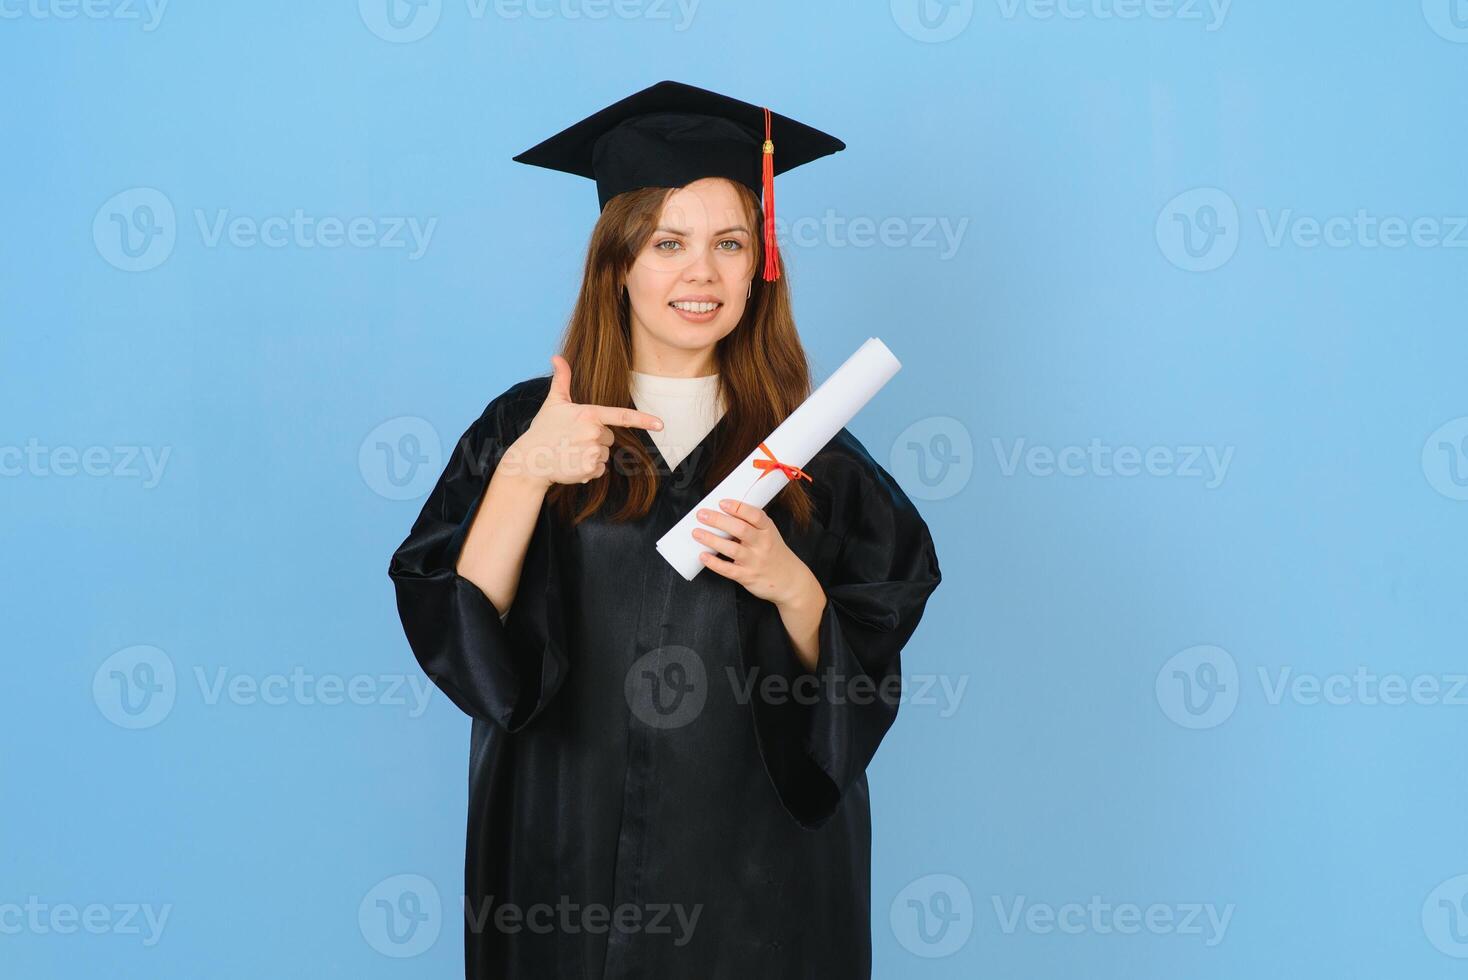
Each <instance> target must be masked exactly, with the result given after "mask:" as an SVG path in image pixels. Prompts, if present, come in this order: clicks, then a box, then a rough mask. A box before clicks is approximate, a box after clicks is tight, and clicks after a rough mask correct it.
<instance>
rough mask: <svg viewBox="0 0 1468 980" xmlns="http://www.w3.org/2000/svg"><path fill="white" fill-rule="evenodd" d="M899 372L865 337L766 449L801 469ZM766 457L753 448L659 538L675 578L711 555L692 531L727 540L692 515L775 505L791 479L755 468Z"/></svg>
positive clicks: (884, 351)
mask: <svg viewBox="0 0 1468 980" xmlns="http://www.w3.org/2000/svg"><path fill="white" fill-rule="evenodd" d="M901 367H902V363H901V362H900V361H898V360H897V358H896V357H894V356H893V355H892V352H891V351H890V350H888V349H887V345H886V344H884V343H882V342H881V341H880V340H878V339H877V338H876V337H869V338H868V339H867V342H866V343H864V344H862V345H861V346H860V347H858V348H857V350H856V353H855V354H852V355H851V356H850V357H848V358H847V359H846V363H845V364H842V365H841V366H840V367H839V368H837V369H836V371H835V372H834V373H833V374H832V375H831V376H830V377H829V378H827V379H826V380H825V382H824V383H823V384H822V385H821V386H820V387H819V388H817V389H816V390H815V391H813V392H812V393H811V396H810V397H809V398H807V399H806V400H805V403H804V404H802V405H801V406H800V407H799V408H797V409H796V410H795V411H793V412H791V413H790V417H789V418H787V419H786V420H785V421H784V422H781V423H780V425H779V427H778V428H776V429H775V431H774V432H772V433H770V435H769V438H767V439H765V445H766V446H768V447H769V449H770V452H771V453H773V454H774V456H775V458H776V459H778V460H779V461H780V462H782V463H786V464H788V465H790V466H796V467H802V468H803V467H804V466H805V464H807V463H809V462H810V461H811V460H812V459H813V458H814V457H815V455H816V453H818V452H820V451H821V449H822V448H823V447H824V446H825V445H826V443H828V442H830V441H831V440H832V439H833V438H835V436H836V433H838V432H840V431H841V428H842V427H843V426H844V425H846V423H848V422H850V421H851V420H852V419H853V418H854V417H855V416H856V413H857V412H859V411H861V409H862V406H864V405H865V404H866V403H867V402H869V401H871V399H872V396H873V395H875V394H876V393H877V392H878V391H880V390H881V388H882V386H883V385H885V384H886V383H887V382H888V381H891V380H892V376H893V375H894V374H896V373H897V372H898V370H899V369H901ZM768 458H769V457H768V456H766V455H765V454H764V453H762V452H760V450H759V447H758V446H756V447H755V448H754V449H753V450H752V451H751V452H750V454H749V455H748V456H746V457H745V458H744V462H742V463H740V464H739V465H738V466H736V467H734V471H733V472H732V473H730V474H729V475H728V476H726V477H724V480H723V482H722V483H720V484H719V485H718V486H717V487H714V489H713V492H712V493H710V494H709V495H708V496H707V497H704V498H703V500H701V501H699V503H698V506H697V507H695V508H693V510H690V511H689V512H688V513H687V514H685V515H683V519H682V520H681V521H679V522H678V523H677V524H674V525H673V527H672V529H671V530H670V531H668V533H667V534H664V535H663V536H662V537H661V538H659V539H658V545H657V548H658V554H660V555H662V556H663V557H664V558H665V559H667V561H668V564H670V565H672V566H673V567H674V568H675V569H677V570H678V574H679V575H682V576H683V577H684V578H685V579H687V580H688V581H690V582H691V581H693V577H694V576H695V575H697V574H698V573H699V572H701V571H703V562H701V561H700V560H699V558H698V556H699V555H700V554H701V553H702V552H705V551H707V552H712V551H713V549H712V548H708V547H705V546H704V545H702V544H700V543H699V542H698V541H697V540H695V539H694V537H693V529H694V528H696V527H703V528H704V529H705V530H707V531H709V532H710V533H711V534H717V535H718V536H719V537H722V538H727V537H729V536H730V535H728V534H725V533H724V532H723V531H720V530H718V529H716V528H711V527H708V526H707V525H705V524H703V522H702V521H700V520H699V519H698V517H697V516H696V515H697V513H698V511H699V509H700V508H702V509H706V510H712V511H716V512H718V513H723V511H721V510H720V509H719V501H720V500H722V499H724V498H725V497H729V498H732V499H734V500H742V501H744V502H745V503H748V504H753V505H754V506H756V507H761V508H762V507H764V506H765V505H766V504H768V503H769V502H770V501H771V500H774V499H775V494H777V493H779V492H780V491H781V490H782V489H783V488H784V486H785V484H787V483H789V482H790V478H789V477H787V476H786V475H785V474H784V473H783V472H781V471H780V470H778V469H773V470H768V471H767V470H761V469H756V468H755V466H754V461H755V460H756V459H768Z"/></svg>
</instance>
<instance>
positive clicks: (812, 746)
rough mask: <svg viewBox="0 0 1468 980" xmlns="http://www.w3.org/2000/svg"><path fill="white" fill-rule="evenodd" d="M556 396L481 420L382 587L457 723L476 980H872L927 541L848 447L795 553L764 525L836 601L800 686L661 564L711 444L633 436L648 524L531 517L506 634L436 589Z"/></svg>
mask: <svg viewBox="0 0 1468 980" xmlns="http://www.w3.org/2000/svg"><path fill="white" fill-rule="evenodd" d="M549 384H550V381H549V379H548V378H536V379H532V380H529V381H525V382H522V383H520V384H517V385H515V386H514V387H512V388H510V389H509V390H508V391H506V392H505V393H504V394H503V395H501V396H500V397H498V398H496V399H495V400H494V401H493V402H491V403H490V404H489V406H488V407H487V408H486V409H485V410H484V414H483V415H482V416H481V417H480V418H479V419H478V420H477V421H476V422H474V424H473V425H471V426H470V427H469V429H468V431H466V432H465V433H464V435H463V437H462V438H461V439H460V440H459V442H458V444H457V446H456V447H455V449H454V452H453V454H452V458H451V459H450V460H449V462H448V465H447V466H446V467H445V469H444V472H443V475H442V476H441V477H440V479H439V481H438V483H437V485H436V486H435V487H434V489H433V492H432V493H431V494H430V495H429V498H428V501H427V503H425V504H424V506H423V510H422V513H421V514H420V515H419V517H418V519H417V521H416V522H415V523H414V524H413V527H412V530H411V532H410V533H409V534H408V537H407V539H406V540H404V541H403V543H402V545H401V546H400V547H399V548H398V550H397V552H396V553H395V554H394V555H393V557H392V561H391V564H390V567H389V575H390V576H391V578H392V580H393V582H394V584H395V586H396V591H397V602H398V610H399V613H400V615H401V618H402V622H403V627H404V630H405V632H406V634H407V637H408V641H409V643H410V645H411V647H412V649H413V653H414V655H415V656H416V657H417V659H418V662H419V663H420V664H421V665H422V667H423V669H424V671H425V672H426V673H427V674H428V676H429V677H430V678H431V679H432V680H433V682H434V683H435V684H437V685H438V687H439V688H440V689H442V690H443V692H444V693H445V694H446V695H447V696H448V697H449V698H450V699H451V700H452V701H453V702H454V704H456V705H458V706H459V707H460V708H461V709H463V710H464V711H465V712H466V713H467V714H469V715H470V716H471V717H472V718H473V728H472V736H471V742H470V763H469V827H468V844H467V853H466V861H465V912H466V921H465V937H466V942H465V945H466V950H465V951H466V976H468V977H470V978H472V980H481V978H495V980H514V978H534V980H549V978H563V977H564V978H581V977H596V978H695V977H697V978H719V977H731V978H736V977H737V978H740V980H746V978H749V977H759V978H761V980H776V978H784V977H789V978H800V980H811V978H820V977H832V978H837V977H839V978H842V980H850V978H854V977H867V976H869V975H870V972H871V931H870V895H869V888H870V885H869V878H870V842H871V823H870V821H871V817H870V808H869V803H868V797H867V782H866V775H865V770H866V766H867V763H868V762H869V761H870V760H871V758H872V755H873V753H874V752H875V751H876V749H877V745H878V743H879V742H880V741H881V739H882V737H883V735H884V734H885V733H886V731H887V729H888V727H889V726H890V725H891V724H892V721H893V719H894V718H895V716H896V713H897V700H898V696H897V691H898V687H899V686H900V664H899V652H900V651H901V649H902V647H903V645H904V644H905V643H906V642H907V639H908V637H909V636H910V635H911V634H912V631H913V629H914V628H915V627H916V626H917V624H918V620H919V618H920V617H921V615H922V611H923V607H924V605H925V603H926V601H927V598H928V595H929V594H930V593H931V592H932V591H933V590H934V589H935V588H936V587H937V585H938V582H939V571H938V561H937V557H936V555H935V553H934V550H933V542H932V539H931V537H930V536H929V533H928V528H927V525H926V524H924V522H923V520H922V518H921V517H920V516H919V515H918V513H917V510H916V509H915V508H914V507H913V505H912V503H911V501H910V500H909V499H908V498H907V496H906V495H905V494H904V493H903V492H902V490H901V489H899V487H898V486H897V484H896V482H895V481H894V480H893V479H892V477H891V476H890V475H888V473H887V472H886V471H884V470H883V469H882V468H881V467H880V466H878V465H877V463H875V462H874V461H873V460H872V458H871V456H869V455H868V454H867V452H866V450H865V449H863V448H862V446H861V444H860V443H859V442H857V440H856V439H855V438H854V437H853V436H852V435H851V434H850V433H849V432H847V431H846V430H845V429H843V430H842V431H841V432H840V433H839V434H838V435H837V436H836V437H835V438H834V439H832V440H831V441H830V443H828V444H827V445H826V447H825V448H824V449H823V450H822V451H821V452H820V453H819V454H818V455H817V456H816V458H815V459H814V460H812V461H811V463H810V464H809V466H807V467H806V470H807V472H809V473H810V475H811V476H812V477H813V479H814V483H808V484H806V486H807V487H808V488H809V489H810V492H811V493H812V495H813V500H814V503H815V510H816V517H815V518H814V519H813V521H812V523H811V524H810V525H809V526H808V528H807V530H805V531H802V532H798V533H797V532H795V531H792V530H791V526H790V522H789V520H788V518H787V517H786V516H785V514H784V511H783V509H782V508H779V507H772V508H771V509H770V510H769V511H768V513H770V515H771V516H772V518H773V519H774V521H775V522H776V525H777V526H778V527H779V529H780V532H781V534H782V536H783V537H784V539H785V541H786V543H787V544H788V545H789V546H790V548H791V549H792V550H793V551H794V552H795V554H796V555H798V556H799V557H800V558H801V559H802V560H803V561H804V562H805V563H806V564H807V565H809V566H810V568H811V569H812V571H813V572H814V573H815V575H816V577H817V578H818V579H819V581H820V582H821V584H822V586H823V588H824V589H825V592H826V596H827V604H826V608H825V612H824V614H823V616H822V619H821V623H820V630H819V635H820V657H819V662H818V667H817V671H816V674H815V675H814V677H815V678H822V677H824V678H826V679H827V683H825V684H822V685H815V684H813V683H811V681H812V680H813V678H812V675H810V674H808V673H807V672H805V671H803V670H802V669H801V668H800V666H799V663H798V660H797V658H796V656H795V652H794V649H793V647H792V646H791V644H790V641H789V638H788V636H787V635H786V633H785V629H784V626H783V625H782V623H781V621H780V617H779V613H778V611H777V610H776V608H775V606H774V605H773V604H772V603H769V602H767V601H765V600H763V599H759V598H756V597H755V596H753V595H752V594H750V593H749V592H748V591H747V590H745V589H744V588H743V586H740V585H739V584H738V583H736V582H734V581H732V580H729V579H725V578H723V577H721V576H719V575H716V574H714V573H713V572H711V571H707V570H705V571H703V572H700V573H699V575H698V576H697V577H695V578H694V580H693V581H692V582H687V581H684V580H683V578H682V577H681V576H679V575H678V573H677V572H675V571H674V570H673V568H672V567H671V566H670V565H668V563H667V562H666V561H664V560H663V558H662V557H661V556H660V555H659V554H658V553H657V552H656V550H655V549H654V542H655V541H656V540H657V539H658V538H659V537H660V536H661V535H662V534H663V533H664V532H665V531H666V530H667V529H668V528H669V527H671V526H672V525H673V524H674V523H675V522H676V521H677V520H678V519H679V518H680V517H682V516H683V515H684V514H685V513H687V511H688V510H689V509H691V508H692V507H694V506H695V505H696V504H697V503H698V501H699V500H700V499H701V498H702V496H703V494H704V492H705V491H704V489H703V486H704V484H703V479H702V478H703V475H704V472H705V470H706V468H707V467H708V465H709V461H710V459H711V456H712V454H713V448H714V446H715V445H716V444H717V439H718V438H719V434H720V432H721V430H722V428H723V425H722V420H721V421H720V424H719V425H716V426H715V427H714V429H713V431H711V432H710V433H709V435H708V436H706V437H705V439H704V441H703V442H702V443H701V444H700V445H699V446H698V447H697V448H696V449H695V450H694V451H693V452H692V453H690V455H689V456H688V457H687V458H686V459H684V460H683V461H681V462H680V464H679V465H678V466H677V467H676V468H674V469H673V470H671V471H669V469H668V467H667V466H666V464H665V462H664V461H663V460H662V457H661V456H660V455H659V454H658V453H657V450H656V447H655V446H654V445H653V442H652V440H651V438H650V437H648V436H647V434H646V433H643V432H641V430H636V431H638V432H639V434H640V437H641V438H642V440H643V441H644V443H645V445H646V446H647V447H648V449H649V451H650V453H651V455H652V457H653V459H654V461H655V463H656V465H657V466H658V467H659V474H660V477H661V481H660V484H661V485H660V490H659V493H658V497H657V501H656V503H655V505H654V507H653V509H652V511H651V512H650V513H649V514H648V515H647V516H646V517H645V518H644V519H642V520H640V521H636V522H632V523H621V524H616V523H612V522H610V521H606V520H602V519H600V518H592V519H589V520H587V521H584V522H583V523H581V524H580V525H579V526H575V527H571V526H570V524H569V522H567V521H563V520H561V519H560V518H559V517H557V516H554V515H553V513H552V510H551V508H549V507H542V508H541V513H540V517H539V519H538V522H537V525H536V528H535V531H534V534H533V537H532V539H531V542H530V545H529V549H528V551H527V553H526V556H525V562H524V567H523V571H522V574H521V580H520V585H519V588H518V590H517V592H516V595H515V599H514V601H513V602H512V603H511V606H510V613H509V616H508V619H507V620H505V621H504V622H501V618H500V616H499V615H498V613H497V612H496V610H495V608H494V606H493V604H492V603H491V602H490V601H489V600H488V599H487V598H486V597H485V595H484V594H483V593H482V592H481V591H480V590H479V589H478V588H477V587H476V586H475V585H473V584H472V583H471V582H469V581H468V580H467V579H465V578H463V577H461V576H460V575H458V574H457V573H456V572H455V570H454V567H455V563H456V560H457V557H458V555H459V551H460V549H461V548H462V546H463V542H464V537H465V535H466V534H467V532H468V529H469V526H470V524H471V522H472V520H473V516H474V513H475V511H476V509H477V507H478V503H479V500H480V498H481V495H482V493H483V491H484V488H485V486H486V485H487V484H488V481H489V477H490V475H491V473H492V472H493V468H494V466H495V464H496V463H497V461H498V460H499V458H500V456H501V454H502V453H503V450H504V448H505V447H506V446H508V445H509V444H510V443H511V442H513V441H514V440H515V439H516V438H517V437H518V436H519V435H520V434H521V433H523V432H524V431H525V429H526V427H527V426H528V425H529V424H530V420H531V418H532V417H533V416H534V415H535V413H536V411H537V410H538V409H539V408H540V405H541V403H542V402H543V401H544V399H545V395H546V392H547V390H548V389H549ZM771 677H773V678H775V679H774V680H769V678H771ZM802 677H804V678H805V680H804V681H803V682H802V683H800V684H796V685H794V686H787V687H784V688H782V687H781V686H780V685H781V684H786V685H789V684H791V683H792V682H794V681H796V680H797V679H799V678H802ZM751 678H752V679H754V681H755V682H756V684H755V686H754V688H753V689H751V688H749V686H748V682H749V680H750V679H751Z"/></svg>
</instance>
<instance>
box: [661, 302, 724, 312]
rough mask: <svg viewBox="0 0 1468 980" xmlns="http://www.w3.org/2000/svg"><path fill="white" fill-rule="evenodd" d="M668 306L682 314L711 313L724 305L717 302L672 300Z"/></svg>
mask: <svg viewBox="0 0 1468 980" xmlns="http://www.w3.org/2000/svg"><path fill="white" fill-rule="evenodd" d="M668 305H669V306H671V307H672V308H673V309H675V310H682V311H683V312H684V313H712V312H714V311H715V310H717V309H718V308H719V307H721V306H723V305H724V304H723V303H717V302H708V303H690V302H684V301H682V300H674V301H673V302H671V303H669V304H668Z"/></svg>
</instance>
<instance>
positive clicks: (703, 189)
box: [627, 177, 754, 370]
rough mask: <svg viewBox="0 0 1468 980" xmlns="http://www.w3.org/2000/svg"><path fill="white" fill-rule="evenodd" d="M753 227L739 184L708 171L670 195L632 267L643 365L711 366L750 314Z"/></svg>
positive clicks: (638, 355)
mask: <svg viewBox="0 0 1468 980" xmlns="http://www.w3.org/2000/svg"><path fill="white" fill-rule="evenodd" d="M753 235H754V229H753V228H750V227H748V219H747V218H746V216H745V213H744V206H743V203H742V201H741V199H740V197H739V194H738V192H737V191H736V190H735V188H734V185H733V184H732V183H731V182H729V181H727V180H724V179H723V178H720V177H706V178H704V179H702V180H696V181H694V182H693V183H691V184H689V185H688V186H686V187H682V188H679V189H678V190H675V191H673V192H672V193H671V194H669V195H668V199H667V201H666V202H665V203H664V204H663V210H662V213H661V215H660V216H659V218H658V223H657V228H656V229H655V230H654V231H653V234H652V237H651V238H649V239H648V240H647V241H646V242H645V243H644V244H643V246H642V249H641V250H640V251H639V252H638V253H637V258H636V259H635V260H634V261H633V263H632V267H631V269H630V270H628V272H627V295H628V297H629V298H630V300H631V307H632V343H633V352H634V355H635V360H636V361H638V362H640V363H641V365H642V366H641V367H638V368H637V370H646V369H647V368H649V367H658V366H661V367H663V368H666V369H669V370H678V369H680V368H682V369H687V368H691V367H694V366H701V367H702V368H707V367H708V360H707V359H706V358H705V357H704V356H701V355H704V354H706V355H709V356H711V355H712V352H713V348H714V345H715V344H717V343H718V342H719V341H720V340H721V339H723V338H724V337H725V336H727V335H728V334H729V332H730V331H731V330H733V329H734V327H735V326H736V325H737V324H738V323H739V320H740V318H741V317H743V316H744V306H745V302H746V296H745V294H746V292H747V291H748V290H749V284H750V281H751V279H752V277H753V275H754V262H753V255H754V247H753Z"/></svg>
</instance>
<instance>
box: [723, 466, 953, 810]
mask: <svg viewBox="0 0 1468 980" xmlns="http://www.w3.org/2000/svg"><path fill="white" fill-rule="evenodd" d="M852 441H853V443H854V440H852ZM825 469H826V472H825V474H824V476H825V478H826V479H828V480H830V481H832V483H833V484H834V485H835V487H836V489H835V491H834V495H833V497H832V500H831V506H832V510H833V520H832V522H831V524H832V528H833V530H835V531H837V532H839V533H840V535H841V537H840V544H839V546H838V547H837V551H836V557H835V559H834V561H832V562H829V570H825V569H824V566H826V565H827V563H823V562H817V564H816V565H815V566H812V568H813V570H814V571H816V573H817V576H816V577H817V579H819V580H820V581H821V586H822V588H823V589H824V591H825V593H826V607H825V610H824V611H823V612H822V615H821V621H820V626H819V629H818V638H819V644H820V651H819V654H818V658H817V662H816V669H815V671H814V673H813V674H808V673H806V672H805V671H804V669H803V668H801V667H800V666H799V661H798V660H797V658H796V654H795V649H794V646H793V644H791V643H790V638H789V635H788V634H787V633H786V632H785V628H784V624H783V622H782V621H781V619H780V617H779V612H778V610H777V609H775V607H774V606H773V605H772V604H770V603H767V602H763V601H761V600H752V601H751V599H752V597H750V598H746V599H745V609H746V615H748V617H749V619H750V620H751V623H750V626H751V628H752V630H753V636H752V637H751V640H752V643H751V644H750V647H749V650H750V652H751V653H754V657H753V658H752V659H754V660H755V661H756V662H757V664H758V666H759V669H760V671H761V672H762V673H764V674H766V675H767V674H770V673H776V674H780V675H782V676H783V677H784V678H785V681H786V682H787V683H788V684H789V693H788V694H786V695H783V696H781V697H778V698H773V699H772V698H768V697H761V696H758V695H757V696H756V714H757V718H758V719H759V722H760V724H759V729H760V742H761V750H762V753H763V755H764V757H765V762H766V768H767V770H768V771H769V775H770V777H771V779H772V781H773V782H774V784H775V789H776V792H777V793H778V795H779V796H780V799H781V801H782V803H783V804H784V805H785V808H786V809H787V810H788V811H789V812H790V814H791V815H792V816H793V817H794V818H795V819H796V820H797V821H798V822H799V823H800V824H801V825H802V826H804V827H807V828H811V829H814V828H816V827H819V826H821V825H822V824H824V823H825V822H826V821H827V820H829V819H830V818H831V816H832V815H833V814H834V813H835V812H836V810H837V809H838V807H839V806H840V804H841V801H842V799H843V798H844V797H845V795H846V793H847V791H848V790H849V788H850V787H851V785H852V784H853V782H855V781H856V780H857V779H859V778H860V777H861V775H862V774H863V773H864V772H865V771H866V767H867V764H868V763H869V762H870V761H871V759H872V757H873V755H875V754H876V751H877V746H878V745H879V744H880V743H881V741H882V738H883V737H884V736H885V735H886V734H887V730H888V729H889V728H891V726H892V723H893V721H894V720H895V719H896V717H897V707H898V703H899V700H900V697H901V683H902V664H901V651H902V648H903V647H904V646H905V645H906V643H907V641H908V638H909V637H911V636H912V633H913V631H914V630H915V629H916V628H917V625H918V621H919V620H920V619H921V618H922V614H923V609H924V607H925V605H926V604H927V600H928V596H929V595H930V594H931V593H932V592H933V590H934V589H936V588H937V587H938V583H939V582H940V581H941V578H942V576H941V573H940V571H939V568H938V556H937V553H936V552H935V550H934V547H933V539H932V537H931V535H930V534H929V532H928V527H927V524H926V523H924V521H923V519H922V517H921V516H920V515H919V514H918V512H917V508H916V507H914V506H913V504H912V501H911V500H909V499H908V497H907V495H906V494H905V493H903V491H902V489H901V488H900V487H899V486H898V485H897V482H896V481H895V480H894V479H892V477H891V476H890V475H889V474H888V473H887V472H886V471H885V470H883V469H882V468H881V467H880V466H879V465H877V463H876V462H874V461H873V460H872V459H871V457H870V456H868V455H867V454H866V452H865V450H864V449H861V448H860V447H859V444H856V448H855V449H854V451H853V455H851V456H848V457H846V458H845V459H844V461H843V463H842V465H839V466H831V467H826V468H825ZM817 479H821V476H820V475H818V476H817ZM817 566H821V567H817ZM823 571H824V574H823ZM772 653H773V656H772V655H771V654H772ZM747 666H751V665H749V664H747ZM775 690H781V688H775Z"/></svg>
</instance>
